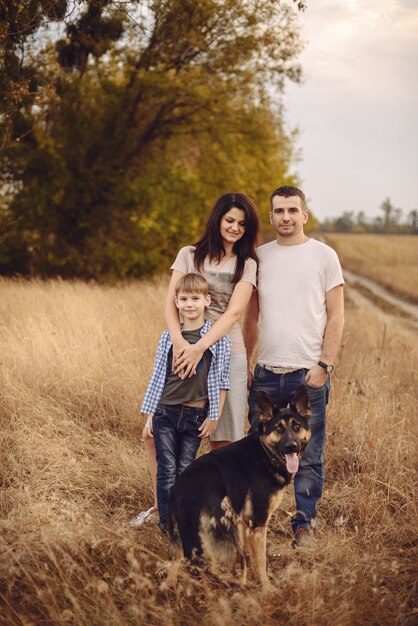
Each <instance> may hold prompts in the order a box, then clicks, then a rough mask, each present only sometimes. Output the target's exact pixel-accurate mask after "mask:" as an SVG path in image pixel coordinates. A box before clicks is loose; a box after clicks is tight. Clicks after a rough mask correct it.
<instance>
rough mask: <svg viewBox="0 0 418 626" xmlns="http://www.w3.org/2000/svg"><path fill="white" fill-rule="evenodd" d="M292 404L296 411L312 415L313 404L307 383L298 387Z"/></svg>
mask: <svg viewBox="0 0 418 626" xmlns="http://www.w3.org/2000/svg"><path fill="white" fill-rule="evenodd" d="M290 406H291V407H293V408H294V409H296V411H297V412H298V413H300V415H303V416H304V417H308V418H309V417H310V416H311V404H310V402H309V396H308V390H307V388H306V385H300V387H298V388H297V389H296V391H295V395H294V396H293V400H292V402H291V403H290Z"/></svg>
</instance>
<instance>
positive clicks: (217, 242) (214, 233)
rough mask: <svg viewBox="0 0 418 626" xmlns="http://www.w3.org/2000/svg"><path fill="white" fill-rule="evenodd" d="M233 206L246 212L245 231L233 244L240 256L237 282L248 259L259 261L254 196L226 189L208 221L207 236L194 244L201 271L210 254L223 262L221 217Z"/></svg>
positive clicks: (235, 280)
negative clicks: (229, 191) (252, 197)
mask: <svg viewBox="0 0 418 626" xmlns="http://www.w3.org/2000/svg"><path fill="white" fill-rule="evenodd" d="M232 208H236V209H241V210H242V211H244V213H245V233H244V235H243V236H242V237H241V239H239V240H238V241H236V242H235V243H234V246H233V248H232V250H233V252H234V254H236V257H237V264H236V267H235V274H234V278H233V282H234V283H237V282H238V281H240V280H241V277H242V275H243V273H244V266H245V261H246V260H247V259H254V261H255V262H256V263H258V258H257V253H256V251H255V249H256V246H257V243H258V235H259V230H260V224H259V220H258V215H257V209H256V207H255V204H254V202H253V201H252V200H251V198H249V197H248V196H246V195H245V194H243V193H226V194H224V195H223V196H221V197H220V198H219V199H218V200H217V201H216V203H215V205H214V207H213V208H212V210H211V212H210V214H209V217H208V221H207V222H206V227H205V232H204V233H203V236H202V237H201V238H200V239H199V241H197V242H196V243H195V244H193V245H194V246H195V252H194V264H195V266H196V269H197V270H199V271H201V269H202V267H203V263H204V260H205V258H206V257H208V258H209V260H210V261H213V260H216V261H218V263H219V261H220V260H221V257H222V255H223V254H225V248H224V244H223V239H222V236H221V220H222V217H223V216H224V215H225V213H228V211H229V210H230V209H232Z"/></svg>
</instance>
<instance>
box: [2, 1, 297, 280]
mask: <svg viewBox="0 0 418 626" xmlns="http://www.w3.org/2000/svg"><path fill="white" fill-rule="evenodd" d="M38 4H39V3H38ZM41 4H42V3H41ZM62 4H63V5H64V4H65V5H66V3H62ZM128 4H129V6H128ZM138 4H139V3H138V2H132V3H118V2H110V1H109V2H98V1H90V2H86V3H79V8H80V11H79V13H78V14H77V15H76V17H75V18H74V19H73V20H72V21H71V19H68V20H67V28H66V36H65V37H64V38H63V39H60V40H59V41H57V42H56V44H55V45H54V46H49V48H44V51H43V52H42V53H40V54H38V59H37V60H38V67H39V69H38V71H37V80H38V84H39V85H40V87H39V88H38V91H39V94H40V95H41V96H42V97H39V99H38V103H37V106H36V107H35V108H34V107H33V106H31V107H30V106H28V107H27V108H26V110H25V115H26V116H27V118H28V125H29V126H30V128H31V132H30V133H29V134H28V135H27V136H26V137H25V138H24V139H23V140H20V141H19V142H17V139H21V138H20V137H16V141H14V142H13V141H12V142H11V145H10V146H9V148H8V150H7V151H6V157H5V159H4V161H3V170H2V171H3V182H4V184H6V182H8V184H9V190H11V191H10V200H9V203H8V205H7V211H6V212H5V211H3V220H4V221H5V219H6V218H5V215H6V214H7V220H8V221H7V223H8V227H9V236H8V239H7V243H6V247H5V252H3V259H1V258H0V269H2V270H3V271H10V269H11V268H12V267H14V268H16V264H17V267H18V269H19V271H21V272H31V273H41V274H44V275H53V274H60V275H64V276H65V275H66V276H91V277H97V276H100V275H107V276H129V275H143V274H144V273H145V272H151V271H154V270H156V269H158V268H160V267H165V266H166V265H167V261H166V258H165V256H166V255H167V254H169V255H170V254H172V253H173V251H174V249H175V247H177V245H178V243H179V241H180V240H181V239H182V240H183V241H185V240H189V241H190V240H191V239H194V238H196V236H197V234H198V232H199V231H200V230H201V227H202V218H203V216H204V214H205V213H206V212H207V210H208V208H209V206H210V204H211V203H212V202H213V201H214V200H215V198H216V196H217V195H219V194H220V193H222V192H224V191H226V190H231V189H239V190H241V191H245V192H246V193H249V195H252V196H253V197H254V198H255V199H256V200H257V201H259V200H260V199H264V198H267V197H268V194H269V191H270V190H271V189H272V188H273V187H274V186H276V185H277V184H281V183H284V182H295V178H294V177H292V176H291V175H290V174H289V170H290V166H291V164H292V161H293V154H294V153H293V150H292V137H290V136H288V135H286V133H285V131H284V129H283V124H282V116H281V111H280V108H279V107H276V108H275V107H274V106H273V105H272V103H271V101H270V98H269V96H268V94H267V92H266V89H265V88H264V85H265V84H269V85H271V84H274V85H275V86H276V89H277V90H278V91H279V90H280V89H281V88H282V86H283V81H284V79H285V77H288V78H291V79H293V80H298V78H299V75H300V68H299V66H298V65H297V63H296V62H295V56H296V54H297V52H298V50H299V39H298V33H297V28H296V26H295V23H294V13H293V11H291V9H290V7H289V4H288V3H286V2H277V1H273V0H263V1H255V0H254V1H248V2H245V3H242V2H238V1H235V0H229V1H228V2H224V3H219V2H215V1H209V0H205V1H203V0H202V1H199V2H195V1H193V2H192V1H191V0H190V1H187V0H182V1H180V0H166V1H160V2H148V3H142V5H143V7H142V8H143V9H144V7H145V8H146V10H145V11H144V12H143V13H142V15H143V16H145V17H142V18H138V19H139V23H137V24H135V23H133V22H132V21H130V20H129V19H128V17H127V16H128V15H130V14H131V13H129V10H130V9H132V10H134V9H135V6H137V5H138ZM64 8H67V7H66V6H65V7H64V6H63V7H62V10H64ZM128 9H129V10H128ZM278 30H280V37H277V32H278ZM114 42H117V45H114ZM39 60H41V63H40V64H39ZM12 117H13V116H12ZM13 121H14V118H13ZM13 136H15V134H14V135H13ZM185 225H186V228H187V230H186V232H184V230H185V229H184V226H185ZM183 229H184V230H183ZM182 230H183V232H182ZM17 260H19V262H17Z"/></svg>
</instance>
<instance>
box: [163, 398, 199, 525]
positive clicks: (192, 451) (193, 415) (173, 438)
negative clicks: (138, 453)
mask: <svg viewBox="0 0 418 626" xmlns="http://www.w3.org/2000/svg"><path fill="white" fill-rule="evenodd" d="M207 414H208V407H207V406H206V407H202V408H199V407H190V406H184V405H182V404H175V405H168V404H160V405H159V406H158V408H157V410H156V412H155V414H154V417H153V420H152V426H153V432H154V442H155V449H156V451H157V502H158V512H159V515H160V524H161V525H162V526H163V527H167V525H168V498H169V495H170V491H171V489H172V487H173V485H174V482H175V480H176V477H177V476H179V475H180V474H181V473H182V472H184V470H185V469H186V467H188V466H189V465H190V463H191V462H192V461H194V459H195V458H196V454H197V451H198V449H199V446H200V442H201V439H200V438H199V434H200V432H199V427H200V426H201V425H202V424H203V422H204V420H205V418H206V417H207Z"/></svg>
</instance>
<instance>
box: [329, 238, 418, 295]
mask: <svg viewBox="0 0 418 626" xmlns="http://www.w3.org/2000/svg"><path fill="white" fill-rule="evenodd" d="M326 241H327V243H329V244H330V245H331V246H332V247H333V248H335V249H336V250H337V252H338V256H339V257H340V261H341V264H342V266H343V267H346V268H347V269H349V270H352V271H353V272H357V273H358V274H360V275H361V276H366V277H367V278H371V279H372V280H375V281H376V282H378V283H380V284H381V285H383V286H384V287H386V288H387V289H389V290H390V291H392V292H393V293H395V294H397V295H400V296H403V297H404V298H407V299H409V300H411V301H412V302H416V303H418V270H417V268H418V237H414V236H413V235H369V234H361V235H360V234H341V233H332V234H330V233H327V235H326Z"/></svg>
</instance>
